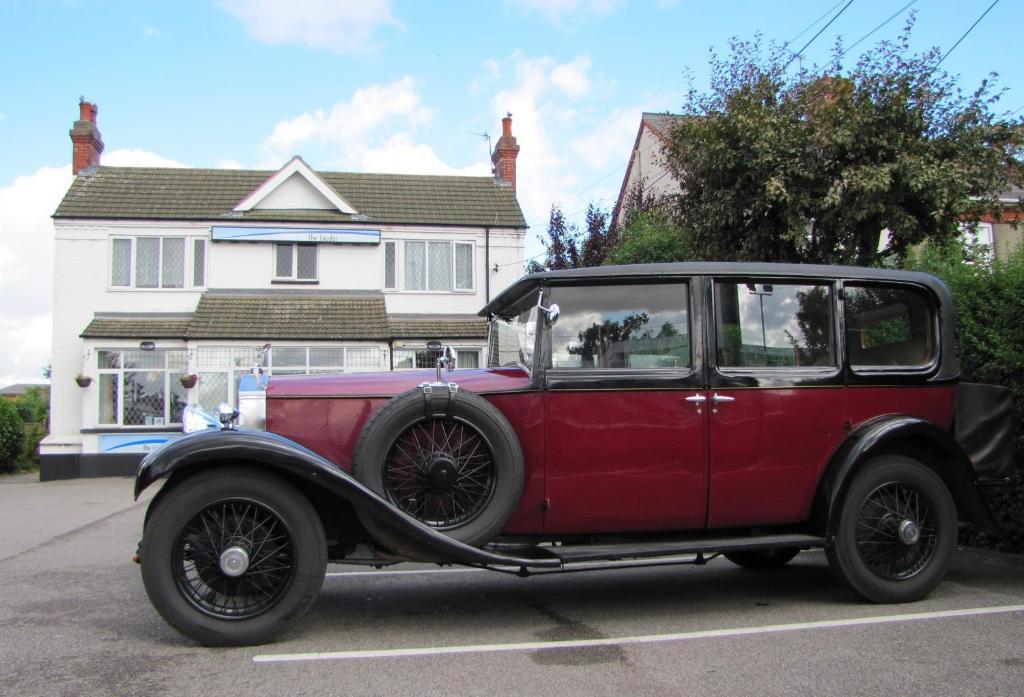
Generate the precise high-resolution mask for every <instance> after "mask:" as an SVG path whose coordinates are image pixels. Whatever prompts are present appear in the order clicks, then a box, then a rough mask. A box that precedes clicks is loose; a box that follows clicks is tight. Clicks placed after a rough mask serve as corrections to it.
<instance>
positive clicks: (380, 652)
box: [252, 605, 1024, 663]
mask: <svg viewBox="0 0 1024 697" xmlns="http://www.w3.org/2000/svg"><path fill="white" fill-rule="evenodd" d="M1011 612H1024V605H999V606H995V607H976V608H968V609H964V610H940V611H936V612H915V613H911V614H906V615H881V616H876V617H856V618H851V619H845V620H822V621H818V622H794V623H792V624H773V625H767V626H763V627H739V628H736V629H706V630H703V631H697V632H681V633H678V634H648V635H641V636H626V637H615V638H610V639H569V640H564V641H527V642H522V643H518V644H475V645H473V644H471V645H466V646H426V647H420V648H408V649H366V650H359V651H329V652H323V653H280V654H265V655H259V656H253V659H252V660H253V662H254V663H288V662H297V661H343V660H353V659H360V658H408V657H412V656H441V655H445V654H468V653H498V652H503V651H542V650H547V649H582V648H592V647H596V646H628V645H630V644H655V643H664V642H671V641H688V640H692V639H714V638H720V637H734V636H750V635H755V634H773V633H778V632H795V631H803V630H808V629H829V628H834V627H857V626H864V625H872V624H890V623H895V622H916V621H920V620H934V619H944V618H949V617H974V616H978V615H999V614H1006V613H1011Z"/></svg>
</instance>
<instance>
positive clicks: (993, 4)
mask: <svg viewBox="0 0 1024 697" xmlns="http://www.w3.org/2000/svg"><path fill="white" fill-rule="evenodd" d="M998 4H999V0H993V2H992V4H991V5H989V6H988V9H987V10H985V11H984V12H982V13H981V16H980V17H978V18H977V19H976V20H974V24H972V25H971V26H970V28H968V29H967V31H965V32H964V35H963V36H961V37H960V38H959V39H957V40H956V43H955V44H953V46H952V47H951V48H950V49H949V50H948V51H946V52H945V53H943V54H942V58H940V59H939V62H938V63H936V64H935V67H936V68H938V67H939V66H940V65H942V61H944V60H946V56H948V55H949V54H950V53H952V52H953V50H954V49H955V48H956V47H957V46H959V45H960V42H961V41H963V40H964V39H966V38H967V35H968V34H970V33H971V32H972V31H974V28H975V27H976V26H978V22H980V21H981V20H983V19H985V15H987V14H988V13H989V12H990V11H991V10H992V8H993V7H995V6H996V5H998Z"/></svg>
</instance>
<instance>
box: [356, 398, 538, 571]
mask: <svg viewBox="0 0 1024 697" xmlns="http://www.w3.org/2000/svg"><path fill="white" fill-rule="evenodd" d="M524 471H525V468H524V465H523V451H522V448H520V446H519V439H518V438H516V434H515V431H513V430H512V426H511V425H510V424H509V422H508V420H507V419H505V417H504V416H503V415H502V413H501V412H500V411H498V409H497V408H496V407H495V406H494V405H493V404H491V403H490V402H488V401H487V400H486V399H484V398H483V397H480V396H479V395H476V394H473V393H472V392H465V391H462V390H458V391H455V392H449V390H448V388H447V387H441V388H438V387H434V388H433V390H432V391H431V392H429V393H426V394H425V393H424V391H423V390H422V389H419V388H417V389H413V390H410V391H408V392H404V393H402V394H400V395H398V396H397V397H395V398H393V399H392V400H391V401H389V402H388V403H387V404H385V405H384V406H383V407H381V408H380V410H379V411H378V412H377V413H376V414H374V416H373V417H372V418H371V419H370V421H369V422H368V423H367V424H366V427H365V428H364V429H363V432H362V434H360V436H359V441H358V443H357V444H356V449H355V454H354V456H353V474H354V475H355V477H356V479H358V480H359V481H360V482H362V483H363V484H365V485H366V486H367V487H369V488H370V489H372V490H373V491H375V492H377V493H378V494H380V495H381V496H382V497H384V498H385V499H387V500H388V501H389V502H390V503H392V504H393V505H394V506H395V507H397V508H398V509H400V510H401V511H403V512H405V513H407V514H408V515H411V516H412V517H414V518H416V519H417V520H419V521H420V522H422V523H424V524H425V525H428V526H430V527H432V528H434V529H435V530H438V531H440V532H443V533H444V534H446V535H448V536H450V537H452V538H454V539H456V540H459V541H460V542H464V543H466V544H468V545H473V546H481V545H483V544H486V543H487V542H489V541H490V540H491V539H493V538H494V536H495V535H497V534H498V532H500V531H501V529H502V527H503V526H504V525H505V523H506V522H507V521H508V519H509V516H511V515H512V512H513V511H514V510H515V509H516V506H518V505H519V499H520V497H521V496H522V493H523V478H524ZM360 520H361V521H362V523H363V525H364V526H365V527H366V529H367V530H368V531H369V533H370V534H371V535H373V537H374V538H375V539H376V540H377V541H378V542H380V543H381V544H383V545H384V546H386V547H389V548H391V549H393V550H396V551H400V550H401V548H402V546H403V545H402V541H401V540H400V539H395V537H394V535H395V533H394V532H393V531H392V529H391V528H390V527H389V526H387V525H382V524H379V523H378V522H377V521H376V520H374V519H373V518H372V517H371V516H370V515H366V514H365V513H361V514H360Z"/></svg>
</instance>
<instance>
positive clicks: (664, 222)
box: [605, 208, 700, 264]
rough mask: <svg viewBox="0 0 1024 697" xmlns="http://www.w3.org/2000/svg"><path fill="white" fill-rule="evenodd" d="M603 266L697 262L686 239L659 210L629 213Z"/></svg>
mask: <svg viewBox="0 0 1024 697" xmlns="http://www.w3.org/2000/svg"><path fill="white" fill-rule="evenodd" d="M618 234H619V240H618V244H616V245H615V247H614V248H613V249H612V250H611V251H610V252H609V253H608V255H607V256H606V257H605V263H607V264H652V263H656V262H663V261H690V260H694V259H700V255H699V254H698V253H697V252H696V250H695V249H694V248H693V244H692V242H691V239H690V237H689V236H688V235H687V234H686V232H685V231H684V230H683V229H682V228H680V227H679V226H678V225H677V224H676V223H675V221H673V219H672V217H671V216H670V215H669V214H668V213H666V212H665V211H664V210H661V209H657V208H655V209H650V210H647V211H641V210H633V211H630V213H629V214H628V216H627V218H626V223H625V225H624V227H623V228H622V230H620V231H619V233H618Z"/></svg>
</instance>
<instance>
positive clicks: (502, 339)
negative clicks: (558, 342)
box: [487, 294, 537, 369]
mask: <svg viewBox="0 0 1024 697" xmlns="http://www.w3.org/2000/svg"><path fill="white" fill-rule="evenodd" d="M536 339H537V303H536V294H534V296H533V299H532V301H531V304H529V305H527V306H526V307H524V308H523V309H522V311H521V312H519V313H518V314H516V315H513V316H512V317H509V318H507V319H503V318H501V317H496V318H494V319H492V320H491V323H490V334H489V339H488V341H489V344H490V345H489V349H488V352H487V353H488V362H487V365H488V366H490V367H491V368H500V367H514V366H517V365H522V366H525V367H526V368H528V369H532V368H533V345H534V342H535V341H536Z"/></svg>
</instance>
